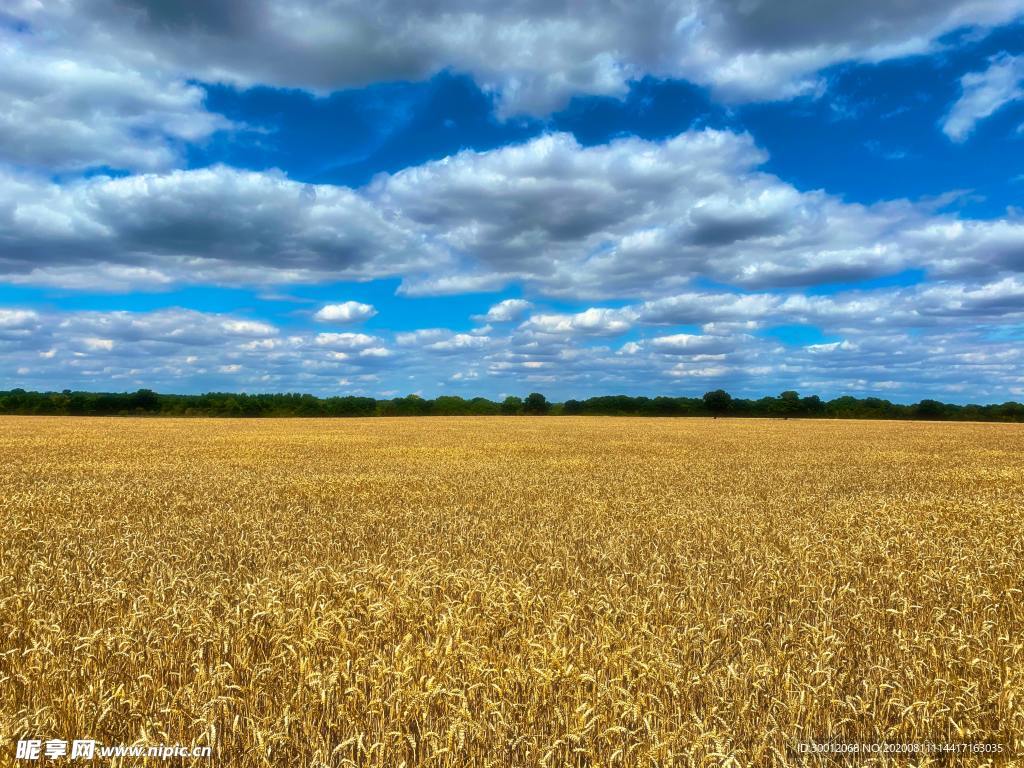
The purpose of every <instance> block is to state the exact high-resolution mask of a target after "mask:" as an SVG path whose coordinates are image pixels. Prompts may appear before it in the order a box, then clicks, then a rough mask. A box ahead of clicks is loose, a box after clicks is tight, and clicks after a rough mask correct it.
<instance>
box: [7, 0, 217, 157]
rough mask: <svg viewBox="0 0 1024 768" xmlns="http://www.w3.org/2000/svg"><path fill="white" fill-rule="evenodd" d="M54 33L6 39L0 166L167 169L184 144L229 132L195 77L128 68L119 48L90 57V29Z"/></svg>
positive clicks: (147, 66) (143, 65)
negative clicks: (209, 106) (210, 108)
mask: <svg viewBox="0 0 1024 768" xmlns="http://www.w3.org/2000/svg"><path fill="white" fill-rule="evenodd" d="M47 5H48V6H51V7H55V6H57V5H58V4H57V3H52V4H50V3H48V4H47ZM36 10H37V11H40V12H42V11H44V9H43V8H42V7H41V5H40V6H39V7H37V9H36ZM46 10H49V9H46ZM83 21H84V19H83ZM44 24H45V22H44ZM54 32H55V30H53V29H46V28H45V26H44V27H43V28H40V29H38V30H31V31H28V32H14V33H11V32H7V33H5V32H3V31H0V160H2V161H6V162H8V163H14V164H17V165H22V166H39V167H43V168H51V169H56V170H64V171H77V170H82V169H86V168H94V167H99V166H108V167H112V168H125V169H132V170H155V169H164V168H169V167H171V166H173V165H175V164H176V163H178V162H179V161H180V160H181V159H182V157H183V155H184V151H183V148H184V145H185V144H186V143H188V142H201V141H203V140H205V139H206V138H208V137H209V136H210V135H212V134H213V133H214V132H215V131H218V130H224V129H228V128H230V127H231V123H230V122H229V121H228V120H227V119H226V118H224V117H222V116H220V115H216V114H212V113H210V112H208V111H207V110H206V107H205V106H204V99H205V97H206V93H205V91H204V89H203V88H201V87H200V86H198V85H194V84H191V83H189V82H188V78H187V76H185V75H183V74H180V73H175V72H173V71H169V70H168V69H166V68H164V67H162V66H161V65H160V64H159V63H156V64H154V63H153V62H152V61H150V62H148V63H147V62H142V61H135V62H129V61H126V60H124V59H122V58H120V57H119V56H118V55H117V54H118V51H117V47H116V45H115V47H113V48H108V49H107V50H102V49H99V48H90V46H89V43H90V42H91V41H90V40H89V39H85V40H83V39H82V38H83V34H82V33H84V37H85V38H89V34H88V31H87V29H80V30H78V31H77V33H76V34H71V31H70V30H68V33H69V36H68V37H66V38H61V36H60V33H59V32H57V34H54Z"/></svg>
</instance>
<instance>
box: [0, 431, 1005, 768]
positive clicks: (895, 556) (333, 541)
mask: <svg viewBox="0 0 1024 768" xmlns="http://www.w3.org/2000/svg"><path fill="white" fill-rule="evenodd" d="M1022 590H1024V429H1022V428H1021V426H1018V425H1000V424H990V425H982V424H924V423H895V422H834V421H762V420H724V419H723V420H709V419H678V420H669V419H664V420H656V419H616V418H554V417H548V418H525V417H522V418H515V417H512V418H496V417H495V418H449V419H445V418H421V419H369V420H356V419H353V420H331V421H326V420H281V421H275V420H262V421H259V420H252V421H248V420H237V421H234V420H230V421H229V420H223V421H220V420H198V419H196V420H156V419H151V420H145V419H74V418H43V417H39V418H34V417H31V418H24V417H23V418H17V417H14V418H4V419H0V736H2V738H3V740H4V743H3V744H2V746H0V749H2V751H0V755H2V760H3V761H4V762H5V764H6V763H7V762H12V763H13V762H14V760H13V749H14V742H15V741H16V740H17V739H19V738H22V737H23V736H25V735H31V734H38V735H40V736H41V737H44V738H46V737H54V738H64V739H72V738H86V737H88V738H94V739H100V740H103V741H105V742H107V743H123V744H135V743H154V742H160V743H181V744H202V745H210V746H211V747H212V750H213V757H212V760H210V761H207V762H208V763H212V764H214V765H228V766H296V767H305V766H401V765H405V766H420V765H423V766H428V765H429V766H478V765H479V766H534V765H544V766H670V765H672V766H674V765H683V766H688V765H736V766H768V765H792V764H804V763H805V764H815V765H817V764H827V763H826V762H823V760H824V758H821V757H815V758H809V757H807V756H806V755H805V756H800V755H799V754H798V753H797V752H795V749H796V747H795V745H796V744H798V743H799V742H803V741H815V740H817V741H829V740H836V739H844V740H852V741H864V742H879V741H886V742H893V743H901V742H988V743H998V744H1000V745H1002V749H1003V751H1002V753H1001V754H1000V755H999V756H996V757H992V756H987V757H986V756H978V755H972V756H970V757H967V756H958V757H955V758H953V762H950V759H951V758H950V757H949V755H945V756H943V755H938V756H926V755H918V756H916V757H914V758H913V759H912V760H911V761H910V763H908V757H907V756H906V755H903V756H896V755H888V756H886V755H882V754H876V755H873V756H864V755H861V756H860V757H858V758H856V760H855V763H854V764H858V765H861V764H863V765H889V764H894V765H895V764H899V765H907V764H914V765H940V764H941V765H984V764H1000V765H1003V764H1016V761H1017V760H1019V759H1020V758H1019V757H1014V755H1018V756H1019V755H1024V593H1022ZM816 761H817V762H816ZM26 764H27V763H26ZM54 764H56V763H54ZM69 764H76V763H69ZM83 764H84V763H83ZM106 764H110V765H131V764H133V763H130V762H126V761H119V760H118V759H114V760H111V761H108V762H107V763H106ZM135 764H138V763H135ZM163 764H167V763H163ZM178 764H189V765H190V764H192V763H190V762H188V761H185V762H183V763H178ZM842 764H845V765H850V764H851V763H850V762H849V760H847V762H845V763H842Z"/></svg>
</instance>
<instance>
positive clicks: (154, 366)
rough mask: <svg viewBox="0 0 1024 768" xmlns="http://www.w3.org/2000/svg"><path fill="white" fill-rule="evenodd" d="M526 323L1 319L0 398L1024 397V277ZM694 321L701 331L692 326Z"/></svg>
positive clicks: (665, 302) (707, 299)
mask: <svg viewBox="0 0 1024 768" xmlns="http://www.w3.org/2000/svg"><path fill="white" fill-rule="evenodd" d="M610 313H614V314H610ZM543 314H544V313H539V315H540V316H543ZM536 316H538V315H535V316H534V317H536ZM623 317H626V318H629V322H630V323H631V326H630V329H629V330H630V333H631V334H633V338H632V339H631V340H630V341H628V342H627V343H625V344H616V345H615V346H609V345H608V343H607V340H608V338H609V335H608V334H603V332H595V329H598V328H600V327H601V323H598V322H596V320H595V318H602V319H603V320H605V321H609V322H610V321H611V320H615V319H620V318H623ZM581 318H590V321H583V322H582V323H581V322H580V319H581ZM531 320H532V318H530V319H527V320H526V321H525V322H523V323H520V324H518V325H511V326H509V325H506V326H503V327H502V329H501V331H500V332H495V331H493V330H491V331H490V332H488V333H465V332H461V331H457V330H452V329H447V328H424V329H419V330H416V331H408V332H401V333H394V334H392V333H388V332H386V331H382V332H380V334H379V335H370V334H362V333H318V332H316V331H315V330H312V331H301V330H300V331H298V332H292V333H289V334H286V333H284V332H283V331H282V329H281V328H278V327H277V326H275V325H274V324H272V323H269V322H266V321H264V320H259V319H253V318H248V317H241V316H234V315H220V314H212V313H202V312H196V311H192V310H183V309H170V310H159V311H154V312H120V311H119V312H52V313H51V312H42V311H36V310H26V309H22V308H17V307H5V308H0V352H2V354H3V359H4V362H5V366H4V374H3V379H4V381H3V382H2V384H0V386H25V387H35V388H46V387H48V386H52V382H55V381H56V382H60V384H61V386H62V387H63V386H69V387H81V388H90V389H112V388H113V389H130V388H136V387H142V386H147V387H154V388H157V389H162V390H165V391H182V390H191V391H195V390H202V389H217V388H218V387H224V388H230V389H245V390H247V391H267V390H270V391H296V390H298V391H310V392H317V393H320V394H338V393H351V392H360V393H364V394H373V395H378V396H381V395H383V394H384V391H385V390H383V389H380V388H379V387H384V386H385V385H384V384H383V383H382V382H388V383H389V384H390V389H393V386H394V383H395V382H396V381H402V382H408V384H407V387H406V389H405V390H404V391H417V390H422V391H423V392H424V393H429V394H441V393H444V392H451V393H461V394H465V395H467V396H475V395H478V394H492V395H493V394H496V393H497V392H509V391H516V392H518V391H524V390H528V388H533V389H538V390H540V391H544V392H545V393H547V394H549V395H550V396H552V397H556V398H558V397H572V396H575V397H579V396H586V395H591V394H598V393H607V394H611V393H615V392H631V393H645V392H646V393H650V394H665V393H669V394H672V393H676V394H691V395H692V394H696V395H699V394H701V393H702V392H703V391H705V390H706V389H711V388H715V387H718V386H723V387H726V388H728V389H730V390H731V391H733V392H735V393H737V394H754V395H762V394H764V393H766V392H768V393H771V392H773V391H782V390H783V389H797V390H799V391H803V392H817V393H820V394H824V395H835V394H841V393H844V392H852V393H859V394H869V393H873V394H879V393H884V394H886V395H887V396H891V397H895V398H897V399H919V398H920V397H923V396H935V397H946V398H951V399H958V400H963V399H974V400H998V399H1008V398H1010V397H1011V396H1012V394H1013V392H1012V390H1013V388H1017V389H1020V388H1021V387H1022V386H1024V351H1022V349H1021V346H1020V344H1019V342H1018V341H1017V340H1016V335H1015V334H1016V333H1018V332H1019V327H1020V324H1021V322H1022V321H1024V281H1022V280H1020V279H1019V278H1015V277H1013V278H1002V279H998V280H993V281H987V282H976V283H962V282H954V281H945V282H942V283H937V284H924V285H917V286H911V287H906V288H879V289H874V290H871V291H848V292H843V293H839V294H835V295H831V296H802V295H795V294H791V293H789V292H785V291H780V292H763V293H759V294H728V293H721V292H709V293H690V294H680V295H679V296H671V297H665V298H662V299H658V300H654V301H650V302H640V303H637V304H633V305H629V306H626V307H618V308H611V309H609V308H601V307H595V308H591V309H590V310H584V311H581V312H577V313H573V314H566V315H563V316H562V319H561V320H559V321H558V322H557V323H552V322H542V323H539V324H538V323H533V322H531ZM574 320H575V321H576V322H575V324H574V322H573V321H574ZM751 323H753V325H751ZM793 324H802V325H806V326H808V327H811V328H816V329H818V331H819V332H820V333H821V335H822V336H823V338H822V340H821V341H817V342H815V343H813V344H806V343H802V344H798V343H783V342H782V341H780V340H779V338H778V337H776V336H774V335H773V334H771V333H764V332H763V331H766V330H770V329H772V328H774V327H777V326H790V325H793ZM680 325H684V326H687V328H686V329H685V330H683V329H681V328H679V326H680ZM695 325H696V326H699V327H700V328H701V330H700V331H694V330H691V328H692V327H693V326H695ZM605 327H608V325H607V323H605ZM225 376H228V377H230V380H229V379H224V378H221V377H225ZM339 382H344V383H343V384H339ZM390 389H389V390H387V391H390Z"/></svg>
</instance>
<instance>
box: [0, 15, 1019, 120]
mask: <svg viewBox="0 0 1024 768" xmlns="http://www.w3.org/2000/svg"><path fill="white" fill-rule="evenodd" d="M1022 11H1024V2H1022V0H913V2H906V3H901V4H899V5H896V6H894V5H893V4H892V3H890V2H884V1H883V0H866V1H865V2H859V3H820V2H799V3H793V2H764V1H760V0H753V1H752V0H671V1H670V2H661V1H656V0H642V1H641V2H634V3H618V2H612V1H611V0H607V1H601V2H596V3H591V4H589V5H587V7H586V12H585V13H584V12H581V10H580V8H579V7H578V6H577V5H575V4H571V3H568V4H566V3H562V4H558V3H556V4H552V3H546V2H537V0H512V1H511V2H509V1H508V0H504V1H503V2H497V0H486V2H475V3H454V4H453V3H447V4H442V5H438V4H430V3H426V4H424V3H417V2H410V1H409V0H385V1H384V2H377V3H373V4H372V5H370V4H360V3H354V2H340V3H333V4H329V5H326V6H325V5H324V4H322V3H314V2H312V0H290V1H289V2H285V1H284V0H257V1H256V2H251V3H245V4H239V3H236V2H233V0H207V2H204V3H202V5H201V7H199V8H196V7H193V6H187V7H186V6H182V5H181V4H177V3H166V2H151V1H149V0H90V2H86V3H68V2H52V3H45V4H44V3H28V2H23V3H20V4H18V5H17V6H16V7H15V11H14V15H15V16H16V17H17V18H20V19H21V20H22V22H23V23H24V24H26V25H28V27H29V28H30V29H32V30H46V32H47V33H48V36H49V37H50V38H54V39H56V40H57V41H58V43H60V44H62V45H63V46H64V47H66V48H74V50H75V51H76V52H77V53H78V56H79V57H80V56H81V54H82V52H89V53H94V52H95V54H94V55H99V53H104V54H106V56H107V57H109V58H114V59H115V60H116V61H117V62H118V63H119V64H120V65H121V66H126V67H130V68H134V69H141V68H142V67H143V65H146V66H149V67H152V66H153V63H154V62H156V63H157V64H158V66H159V67H160V68H161V69H163V70H165V71H167V72H169V73H174V74H176V75H178V76H179V77H180V78H181V79H182V80H188V79H189V78H192V79H196V80H201V81H205V82H224V83H231V84H235V85H239V86H242V87H248V86H252V85H256V84H266V85H271V86H280V87H289V88H293V87H294V88H305V89H308V90H313V91H317V92H327V91H332V90H337V89H340V88H346V87H351V86H360V85H365V84H368V83H372V82H378V81H395V80H418V79H423V78H426V77H429V76H430V75H432V74H434V73H436V72H439V71H441V70H443V69H452V70H455V71H460V72H467V73H469V74H471V75H472V76H473V77H474V78H475V79H476V80H477V82H479V83H480V84H481V85H482V86H483V87H485V88H487V89H490V90H493V91H494V92H495V93H497V94H498V96H499V100H500V105H501V109H502V110H503V111H504V112H505V113H507V114H512V113H518V112H530V113H537V114H542V113H546V112H550V111H551V110H553V109H556V108H558V107H560V106H561V105H564V104H565V103H566V102H567V100H568V99H569V98H570V97H571V96H572V95H574V94H578V93H583V94H597V95H607V96H619V95H622V94H623V93H624V92H625V91H626V89H627V86H628V82H629V81H630V80H631V79H635V78H638V77H641V76H643V75H644V74H653V75H656V76H662V77H681V78H686V79H689V80H692V81H694V82H697V83H700V84H702V85H707V86H710V87H711V88H712V89H713V90H714V91H715V92H716V93H717V94H718V95H719V96H721V97H723V98H726V99H734V100H745V99H780V98H789V97H791V96H794V95H797V94H803V93H811V92H815V91H816V90H820V88H821V87H822V82H821V79H820V77H819V76H818V74H817V73H818V72H819V71H820V70H822V69H823V68H825V67H828V66H830V65H833V64H835V63H838V62H843V61H868V62H875V61H881V60H885V59H889V58H894V57H900V56H906V55H909V54H915V53H922V52H928V51H931V50H934V49H935V48H936V45H937V43H936V41H937V40H938V39H939V38H940V37H941V36H942V35H944V34H946V33H948V32H950V31H952V30H955V29H958V28H961V27H972V28H981V29H984V28H987V27H991V26H994V25H999V24H1002V23H1006V22H1008V21H1011V20H1013V19H1014V18H1016V17H1017V16H1019V15H1020V14H1021V12H1022ZM112 39H113V40H116V41H117V45H116V46H111V45H110V40H112Z"/></svg>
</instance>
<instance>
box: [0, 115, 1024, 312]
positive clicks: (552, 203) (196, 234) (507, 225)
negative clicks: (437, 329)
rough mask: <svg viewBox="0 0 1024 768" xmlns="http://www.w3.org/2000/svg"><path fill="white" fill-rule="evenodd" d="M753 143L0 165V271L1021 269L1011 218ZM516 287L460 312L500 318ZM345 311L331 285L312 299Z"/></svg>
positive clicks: (183, 277) (537, 280) (567, 290)
mask: <svg viewBox="0 0 1024 768" xmlns="http://www.w3.org/2000/svg"><path fill="white" fill-rule="evenodd" d="M766 157H767V156H766V154H765V153H764V152H763V151H762V150H761V149H759V148H758V147H757V146H756V145H755V144H754V142H753V140H752V139H751V137H750V136H749V135H746V134H738V133H733V132H729V131H716V130H696V131H689V132H686V133H683V134H680V135H679V136H676V137H673V138H671V139H667V140H665V141H645V140H642V139H638V138H627V139H619V140H616V141H613V142H611V143H609V144H605V145H598V146H590V147H583V146H581V145H579V144H578V143H577V142H576V141H575V139H573V138H572V136H570V135H568V134H553V135H547V136H542V137H540V138H537V139H534V140H532V141H528V142H526V143H524V144H521V145H515V146H508V147H503V148H500V149H495V150H491V151H487V152H470V151H466V152H461V153H459V154H457V155H455V156H452V157H449V158H446V159H444V160H441V161H436V162H430V163H426V164H424V165H421V166H418V167H413V168H408V169H406V170H403V171H401V172H398V173H395V174H392V175H385V176H381V177H378V179H377V180H376V181H375V182H374V183H373V184H372V185H371V186H370V187H368V188H366V189H361V190H353V189H348V188H345V187H338V186H328V185H305V184H299V183H296V182H294V181H291V180H289V179H287V178H285V177H284V176H283V175H282V174H280V173H278V172H273V171H270V172H251V171H240V170H234V169H230V168H226V167H223V166H215V167H211V168H206V169H201V170H191V171H174V172H171V173H166V174H142V175H136V176H127V177H118V178H112V177H106V176H96V177H92V178H88V179H81V180H78V181H74V182H71V183H68V184H64V185H59V184H55V183H53V182H51V181H49V180H46V179H43V178H41V177H40V176H37V175H27V174H18V173H13V172H10V171H8V172H6V173H0V276H3V277H4V279H6V280H8V281H9V282H15V283H23V284H34V285H47V286H58V287H64V288H72V289H81V288H88V289H91V290H97V289H99V290H102V289H104V288H106V289H107V290H126V289H161V288H166V287H167V286H169V285H173V284H179V283H206V284H210V283H214V284H225V283H229V284H239V283H241V284H260V283H263V284H265V283H287V282H303V281H307V282H312V281H328V280H330V281H338V280H370V279H377V278H384V277H396V276H401V278H402V282H401V285H400V287H399V293H401V294H403V295H446V294H458V293H467V292H479V291H493V290H497V289H500V288H502V287H503V286H506V285H508V284H510V283H520V284H522V285H524V286H525V287H526V288H527V289H528V290H531V291H534V292H537V293H540V294H545V295H549V296H560V297H567V298H580V297H583V298H594V299H602V298H619V299H623V298H632V297H650V298H656V297H658V296H666V295H672V294H677V293H680V292H682V291H683V290H684V289H685V287H686V286H687V285H689V284H690V283H691V282H692V281H693V280H694V279H695V278H701V277H703V278H709V279H712V280H715V281H717V282H722V283H726V284H732V285H738V286H743V287H746V288H750V289H756V288H771V287H781V286H806V285H813V284H818V283H822V282H855V281H858V280H864V279H870V278H875V277H880V276H884V275H891V274H895V273H898V272H900V271H902V270H905V269H908V268H918V269H924V270H927V271H928V272H929V273H931V274H932V275H935V276H938V277H943V278H951V277H977V276H979V275H982V274H984V275H988V276H997V275H1003V276H1005V275H1011V274H1017V273H1020V272H1021V271H1024V222H1022V221H1020V220H1019V219H1015V218H1010V217H1005V218H1002V219H993V220H971V219H964V218H960V217H957V216H956V215H953V214H948V213H947V214H940V213H937V212H936V210H935V208H934V205H933V204H924V203H912V202H908V201H899V200H897V201H888V202H881V203H877V204H874V205H869V206H866V205H859V204H853V203H847V202H844V201H843V200H841V199H840V198H838V197H835V196H832V195H829V194H826V193H825V192H822V191H814V190H812V191H800V190H798V189H796V188H795V187H793V186H792V185H790V184H787V183H786V182H784V181H782V180H781V179H779V178H778V177H776V176H774V175H772V174H770V173H766V172H764V171H763V170H761V169H760V166H761V164H762V163H763V162H764V161H765V160H766ZM523 301H524V300H522V299H510V300H508V301H507V302H502V303H499V304H496V305H495V306H494V307H493V308H492V309H491V310H489V312H488V314H486V315H483V316H480V317H478V318H477V319H478V320H487V319H488V318H489V317H490V316H491V312H493V313H494V317H495V318H509V320H511V318H512V317H513V316H516V317H518V316H519V315H521V314H522V313H523V312H524V311H525V309H526V306H525V305H524V304H523V303H521V302H523ZM363 312H365V310H362V309H359V308H357V307H355V306H352V305H349V304H347V303H344V304H338V305H330V306H329V307H324V308H322V309H321V310H320V313H318V315H317V319H319V320H323V321H333V322H349V321H355V320H357V319H359V316H360V314H361V313H363ZM331 316H333V317H331ZM346 317H349V318H350V319H349V320H345V318H346ZM509 320H504V319H502V320H498V319H495V320H494V322H508V321H509Z"/></svg>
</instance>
